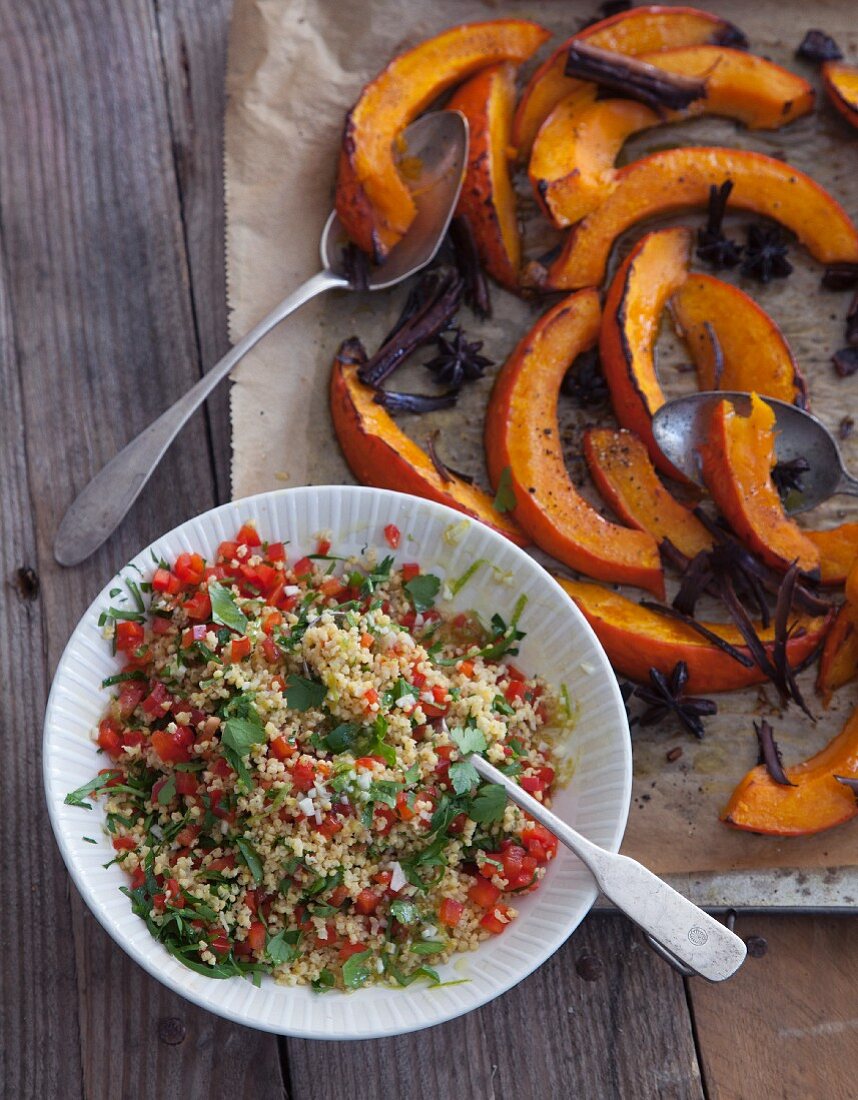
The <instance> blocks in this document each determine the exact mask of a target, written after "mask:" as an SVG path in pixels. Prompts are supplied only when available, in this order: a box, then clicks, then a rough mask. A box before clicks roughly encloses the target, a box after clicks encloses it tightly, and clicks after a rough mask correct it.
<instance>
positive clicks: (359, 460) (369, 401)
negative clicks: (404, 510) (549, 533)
mask: <svg viewBox="0 0 858 1100" xmlns="http://www.w3.org/2000/svg"><path fill="white" fill-rule="evenodd" d="M348 345H349V342H348V341H347V342H346V344H344V345H343V347H342V348H340V351H339V353H338V355H337V357H336V359H335V360H334V367H333V371H332V373H331V417H332V419H333V423H334V431H335V432H336V435H337V439H338V440H339V443H340V447H341V448H342V452H343V454H344V455H345V458H346V462H348V464H349V466H350V468H351V471H352V473H353V474H354V475H355V477H356V478H357V479H358V481H360V482H362V483H363V484H364V485H374V486H376V487H377V488H379V489H394V490H397V491H398V492H401V493H411V494H412V495H413V496H417V497H426V498H427V499H428V500H435V501H437V502H438V503H439V504H446V505H447V507H448V508H455V509H456V510H457V511H459V512H464V513H465V515H468V516H473V517H474V519H478V520H480V521H481V522H482V523H485V524H487V525H488V526H489V527H493V528H494V529H495V530H496V531H499V532H500V533H501V534H502V535H506V537H507V538H508V539H510V540H511V541H512V542H515V543H517V544H518V545H519V546H526V545H527V543H528V539H527V537H526V536H525V534H524V533H523V531H522V530H521V528H520V527H519V526H518V525H517V524H516V523H515V522H514V521H513V520H512V519H510V518H509V517H508V516H506V515H501V513H500V512H497V511H496V510H495V508H494V507H493V505H492V498H491V497H490V496H488V495H487V494H486V493H484V492H482V491H481V490H480V489H478V488H476V486H474V485H470V484H469V483H468V482H466V481H464V480H463V479H462V478H460V477H456V475H455V474H453V473H450V474H449V476H448V478H447V477H442V475H441V474H440V473H439V471H438V470H437V469H436V467H435V464H434V463H433V462H432V459H431V458H430V457H429V455H428V454H427V453H426V452H425V451H424V450H423V449H422V448H421V447H419V446H418V445H417V444H416V443H415V442H414V441H413V440H412V439H410V438H409V437H408V436H407V435H406V434H405V433H404V432H403V431H402V430H401V429H400V428H399V427H397V425H396V423H395V421H394V420H393V419H392V418H391V416H390V415H389V413H387V412H386V411H385V410H384V409H383V408H382V407H381V405H378V404H376V402H375V401H374V400H373V397H374V391H373V390H371V389H370V388H369V387H368V386H365V385H364V384H363V383H362V382H361V381H360V380H359V379H358V376H357V367H356V365H355V363H354V361H353V357H352V356H350V355H349V354H348V350H349V349H348Z"/></svg>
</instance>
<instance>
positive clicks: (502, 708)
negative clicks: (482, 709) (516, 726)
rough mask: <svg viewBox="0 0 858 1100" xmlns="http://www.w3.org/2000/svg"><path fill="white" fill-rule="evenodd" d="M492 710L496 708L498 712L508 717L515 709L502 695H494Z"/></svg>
mask: <svg viewBox="0 0 858 1100" xmlns="http://www.w3.org/2000/svg"><path fill="white" fill-rule="evenodd" d="M492 710H496V711H497V712H498V714H505V715H506V716H507V717H508V718H511V717H512V716H513V715H514V714H515V710H514V709H513V708H512V707H511V706H510V705H509V703H508V702H507V701H506V699H504V697H503V696H502V695H496V696H495V697H494V699H492Z"/></svg>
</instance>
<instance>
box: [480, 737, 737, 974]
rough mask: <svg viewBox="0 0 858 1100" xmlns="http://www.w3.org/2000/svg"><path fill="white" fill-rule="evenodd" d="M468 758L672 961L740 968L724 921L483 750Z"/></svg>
mask: <svg viewBox="0 0 858 1100" xmlns="http://www.w3.org/2000/svg"><path fill="white" fill-rule="evenodd" d="M468 759H469V760H470V762H471V763H472V764H473V765H474V767H475V768H476V770H477V771H478V772H479V774H480V775H481V776H482V777H483V779H487V780H489V782H491V783H497V784H499V785H500V786H501V787H503V789H504V790H505V791H506V793H507V796H508V797H509V798H510V800H511V801H513V802H515V803H516V804H517V805H518V806H520V807H521V808H522V809H523V810H526V811H527V812H528V813H529V814H530V816H531V817H533V818H535V819H536V820H537V821H539V822H540V823H541V824H542V825H545V827H546V828H547V829H550V830H551V832H552V833H553V834H554V835H555V836H556V837H557V839H558V840H560V841H561V842H562V843H563V844H565V845H566V847H567V848H571V849H572V851H573V852H574V853H575V855H577V856H578V858H579V859H580V860H581V862H582V863H584V864H585V865H586V867H587V868H588V869H589V871H590V873H591V874H592V875H593V877H594V878H595V880H596V882H597V883H598V885H599V889H600V890H601V891H602V893H603V894H604V895H605V896H606V897H607V898H608V899H609V900H610V901H612V902H613V903H614V905H616V907H617V908H618V909H620V910H621V911H622V912H623V913H625V915H626V916H627V917H629V918H630V919H631V920H633V921H634V922H635V924H637V925H639V926H640V927H641V928H642V929H643V930H644V932H646V933H648V935H650V936H651V937H652V938H653V939H654V940H655V941H656V944H657V946H658V947H659V948H661V949H663V951H661V952H660V953H662V954H665V953H666V956H667V957H668V959H669V961H671V962H672V961H674V960H676V961H678V962H679V963H681V964H683V965H684V966H686V967H688V968H690V969H691V970H693V971H694V972H695V973H697V974H699V975H701V977H704V978H708V979H709V981H712V982H720V981H723V980H724V979H725V978H729V977H730V976H731V975H732V974H734V973H735V972H736V971H737V970H738V969H739V967H740V966H741V965H742V963H743V962H744V959H745V955H746V948H745V945H744V943H743V942H742V940H740V939H739V937H738V936H736V935H735V934H734V933H733V932H731V931H730V930H729V929H728V928H726V927H725V926H724V925H723V924H721V922H720V921H718V920H716V919H715V918H714V917H711V916H709V914H708V913H704V912H703V910H702V909H699V908H698V907H697V906H696V905H695V904H694V903H693V902H690V901H689V900H688V899H687V898H684V897H683V896H682V894H680V893H677V891H676V890H674V889H673V887H671V886H668V885H667V883H666V882H664V881H662V879H660V878H658V876H657V875H654V874H653V873H652V871H648V870H647V869H646V867H643V866H642V865H641V864H640V863H637V862H636V861H635V860H633V859H629V857H628V856H621V855H615V854H614V853H613V852H606V851H605V849H604V848H599V847H598V846H597V845H596V844H593V843H592V841H589V840H587V838H586V837H584V836H582V835H581V834H580V833H579V832H576V831H575V829H572V828H570V826H569V825H567V824H566V823H565V822H564V821H561V820H560V818H559V817H557V816H556V814H553V813H552V812H551V811H550V810H548V809H546V808H545V806H543V805H542V803H541V802H538V801H537V800H536V799H535V798H533V797H532V796H531V795H529V794H528V793H527V792H526V791H523V790H522V789H521V787H519V786H518V784H517V783H513V782H512V780H511V779H509V778H507V776H505V775H504V774H503V773H502V772H499V771H498V769H497V768H495V767H493V766H492V765H491V764H489V763H488V761H486V760H484V759H483V758H482V757H481V756H477V755H475V754H474V755H472V756H470V757H469V758H468Z"/></svg>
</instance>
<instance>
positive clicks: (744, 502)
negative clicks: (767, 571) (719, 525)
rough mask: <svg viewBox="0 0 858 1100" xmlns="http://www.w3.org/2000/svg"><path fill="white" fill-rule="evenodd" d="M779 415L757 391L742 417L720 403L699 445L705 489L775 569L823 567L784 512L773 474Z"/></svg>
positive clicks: (735, 529)
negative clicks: (792, 565) (776, 418)
mask: <svg viewBox="0 0 858 1100" xmlns="http://www.w3.org/2000/svg"><path fill="white" fill-rule="evenodd" d="M774 424H775V414H774V412H773V411H772V408H771V406H770V405H767V404H766V402H765V401H763V400H761V399H760V398H759V397H758V396H757V394H755V393H752V394H751V411H750V414H749V415H748V416H740V415H739V414H738V413H737V412H736V410H735V409H734V408H733V405H732V404H731V403H730V402H729V401H726V400H725V401H721V402H720V403H719V404H718V405H717V406H716V407H715V409H714V410H713V412H712V415H711V417H710V420H709V424H708V430H707V433H706V439H705V441H704V443H703V445H702V446H701V447H700V448H699V453H700V458H701V472H702V474H703V480H704V481H705V483H706V487H707V489H708V490H709V492H710V493H711V495H712V499H713V500H714V501H715V503H716V505H717V506H718V508H719V509H720V510H721V512H722V513H723V515H724V516H725V518H726V519H727V521H728V522H729V524H730V526H731V527H732V528H733V530H734V531H735V532H736V534H737V535H738V536H739V538H741V539H742V540H743V541H744V542H746V543H747V545H748V546H749V547H750V548H751V549H752V550H753V551H754V552H755V553H757V554H759V555H760V557H761V558H762V559H763V561H765V562H766V563H767V564H768V565H771V566H772V567H773V568H775V569H781V570H786V569H788V568H789V566H790V565H791V564H792V563H793V562H794V561H797V562H798V566H799V569H801V570H802V572H804V573H813V572H815V571H816V570H818V568H819V550H818V549H817V547H816V546H814V544H813V543H812V542H811V541H810V539H808V537H807V536H806V535H805V534H804V532H803V531H802V530H801V528H800V527H799V526H798V524H797V523H796V522H795V521H794V520H792V519H790V517H789V516H788V515H787V514H786V512H784V509H783V505H782V503H781V499H780V496H779V495H778V491H777V489H776V488H775V485H774V482H773V481H772V478H771V469H772V467H773V466H774V463H775V436H774Z"/></svg>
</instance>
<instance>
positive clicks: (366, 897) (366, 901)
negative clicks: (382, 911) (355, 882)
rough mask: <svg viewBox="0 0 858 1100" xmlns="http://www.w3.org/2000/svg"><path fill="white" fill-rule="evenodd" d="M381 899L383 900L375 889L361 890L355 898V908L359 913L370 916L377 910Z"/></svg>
mask: <svg viewBox="0 0 858 1100" xmlns="http://www.w3.org/2000/svg"><path fill="white" fill-rule="evenodd" d="M379 901H381V898H380V897H379V896H378V894H377V893H376V892H375V891H374V890H361V892H360V893H359V894H358V896H357V897H356V898H355V909H356V910H357V912H358V913H361V914H362V915H363V916H365V917H368V916H369V915H370V914H371V913H374V912H375V911H376V909H377V908H378V903H379Z"/></svg>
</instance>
